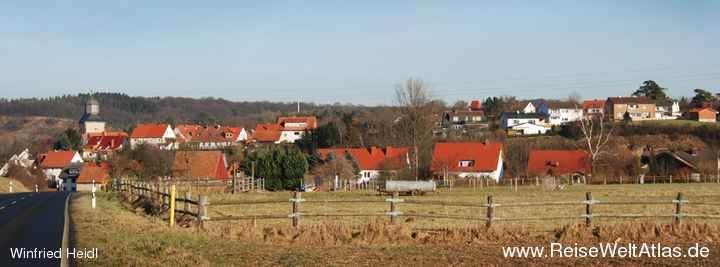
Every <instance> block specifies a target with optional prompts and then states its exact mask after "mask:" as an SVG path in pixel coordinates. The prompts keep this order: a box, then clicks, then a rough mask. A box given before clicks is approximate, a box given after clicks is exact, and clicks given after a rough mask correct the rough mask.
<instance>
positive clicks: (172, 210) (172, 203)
mask: <svg viewBox="0 0 720 267" xmlns="http://www.w3.org/2000/svg"><path fill="white" fill-rule="evenodd" d="M173 225H175V186H174V185H173V186H172V190H171V191H170V227H173Z"/></svg>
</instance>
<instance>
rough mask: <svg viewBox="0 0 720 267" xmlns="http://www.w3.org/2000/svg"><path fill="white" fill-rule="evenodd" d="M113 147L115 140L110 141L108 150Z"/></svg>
mask: <svg viewBox="0 0 720 267" xmlns="http://www.w3.org/2000/svg"><path fill="white" fill-rule="evenodd" d="M113 147H115V138H112V139H110V148H113Z"/></svg>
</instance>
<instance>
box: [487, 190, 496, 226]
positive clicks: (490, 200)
mask: <svg viewBox="0 0 720 267" xmlns="http://www.w3.org/2000/svg"><path fill="white" fill-rule="evenodd" d="M493 217H495V207H493V196H488V210H487V218H488V220H487V228H490V227H492V221H493V220H492V219H493Z"/></svg>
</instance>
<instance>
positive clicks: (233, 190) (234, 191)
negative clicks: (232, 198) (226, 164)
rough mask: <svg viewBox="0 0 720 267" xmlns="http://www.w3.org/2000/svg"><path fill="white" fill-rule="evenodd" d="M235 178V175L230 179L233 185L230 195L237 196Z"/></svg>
mask: <svg viewBox="0 0 720 267" xmlns="http://www.w3.org/2000/svg"><path fill="white" fill-rule="evenodd" d="M236 176H237V175H233V178H232V183H233V186H232V194H233V195H235V194H237V188H236V184H237V180H236V179H235V177H236Z"/></svg>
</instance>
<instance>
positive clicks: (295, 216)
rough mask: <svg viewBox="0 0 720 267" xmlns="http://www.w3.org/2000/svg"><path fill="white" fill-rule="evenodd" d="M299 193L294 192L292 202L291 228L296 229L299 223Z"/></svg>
mask: <svg viewBox="0 0 720 267" xmlns="http://www.w3.org/2000/svg"><path fill="white" fill-rule="evenodd" d="M300 195H301V193H300V192H295V196H294V197H293V198H295V201H294V202H293V228H297V226H298V221H299V219H300V218H299V217H300V216H299V215H298V214H299V213H300Z"/></svg>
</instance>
